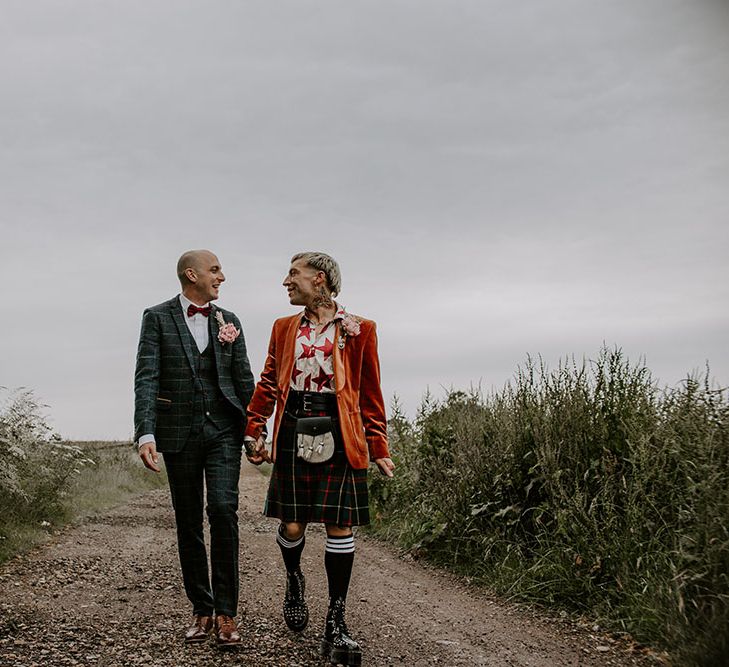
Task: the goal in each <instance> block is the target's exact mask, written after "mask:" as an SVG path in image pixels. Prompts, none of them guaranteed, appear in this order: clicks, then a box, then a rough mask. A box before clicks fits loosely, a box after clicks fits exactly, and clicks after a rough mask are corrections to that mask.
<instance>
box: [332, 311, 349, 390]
mask: <svg viewBox="0 0 729 667" xmlns="http://www.w3.org/2000/svg"><path fill="white" fill-rule="evenodd" d="M341 335H342V323H341V322H340V321H337V323H336V329H335V331H334V355H333V356H334V387H335V389H336V391H337V393H339V392H340V391H341V390H342V389H344V387H345V386H346V384H347V374H346V373H345V372H344V350H346V349H347V344H346V342H345V345H344V350H340V349H339V337H340V336H341ZM345 341H346V338H345ZM350 344H351V343H350Z"/></svg>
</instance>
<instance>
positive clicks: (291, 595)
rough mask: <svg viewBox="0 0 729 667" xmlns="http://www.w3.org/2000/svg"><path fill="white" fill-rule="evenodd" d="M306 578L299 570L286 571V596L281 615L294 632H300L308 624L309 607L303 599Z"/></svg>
mask: <svg viewBox="0 0 729 667" xmlns="http://www.w3.org/2000/svg"><path fill="white" fill-rule="evenodd" d="M305 592H306V579H305V578H304V575H303V573H302V572H301V570H299V569H297V570H295V571H294V572H287V573H286V597H285V598H284V603H283V617H284V620H285V621H286V625H288V626H289V628H291V629H292V630H293V631H294V632H301V631H302V630H304V629H305V628H306V626H307V625H308V624H309V607H308V606H307V604H306V600H305V599H304V593H305Z"/></svg>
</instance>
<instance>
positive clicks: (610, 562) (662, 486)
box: [371, 349, 729, 665]
mask: <svg viewBox="0 0 729 667" xmlns="http://www.w3.org/2000/svg"><path fill="white" fill-rule="evenodd" d="M728 416H729V403H728V402H727V396H726V391H722V390H715V389H711V388H710V386H709V385H708V382H707V381H706V380H704V381H703V382H700V381H698V380H697V379H696V378H689V379H687V380H686V382H685V383H683V384H682V385H681V386H680V387H679V388H675V389H666V390H659V389H658V388H657V387H656V384H655V382H654V381H653V379H652V378H651V375H650V372H649V371H648V369H647V368H646V367H645V366H644V364H642V363H639V364H637V365H631V364H630V363H629V362H628V361H627V360H626V359H625V358H624V356H623V355H622V353H621V352H620V351H619V350H607V349H603V350H602V351H601V352H600V354H599V356H598V358H597V360H596V361H594V362H592V363H590V364H587V363H582V364H579V365H578V364H576V363H574V361H573V362H570V363H564V364H562V365H560V367H559V368H557V369H556V370H554V371H549V370H548V369H546V368H545V367H544V366H543V365H542V364H536V363H535V362H534V361H533V360H531V359H528V360H527V363H526V364H525V366H524V368H522V369H519V370H518V372H517V374H516V377H515V380H514V382H513V383H510V384H508V385H507V386H506V387H505V388H504V389H503V390H502V391H500V392H493V393H492V394H490V395H488V396H486V397H484V396H482V395H480V394H479V393H478V392H474V391H472V392H469V393H464V392H457V391H456V392H451V393H450V394H448V395H447V396H446V398H445V399H444V400H443V401H435V400H433V399H432V398H431V397H427V398H426V399H425V401H424V402H423V405H422V406H421V408H420V410H419V412H418V415H417V417H416V419H415V420H414V423H410V422H409V421H408V420H407V419H406V418H405V417H404V416H403V414H402V412H401V410H400V409H399V406H398V405H396V406H395V410H394V414H393V417H392V419H391V420H390V423H389V429H390V437H391V443H392V449H393V458H394V459H395V462H396V465H397V466H398V470H397V476H396V478H395V479H394V480H392V481H391V482H385V481H384V480H380V479H375V480H373V484H372V489H371V496H372V505H373V509H374V516H375V524H374V530H375V531H376V533H378V534H380V535H382V536H385V537H387V538H388V539H395V540H397V541H398V542H399V543H400V544H401V545H402V546H403V547H404V548H407V549H409V550H411V551H412V552H413V553H415V554H417V555H423V556H427V557H428V558H430V559H431V560H433V561H435V562H438V563H442V564H445V565H449V566H451V567H454V568H456V569H457V570H459V571H462V572H464V573H468V574H469V575H471V576H475V577H477V578H479V579H480V580H481V581H483V582H484V583H486V584H488V585H490V586H492V587H493V588H495V589H496V590H499V591H501V592H502V593H505V594H507V595H508V596H511V597H514V598H519V599H525V600H530V601H534V602H538V603H542V604H547V605H554V606H559V607H561V608H567V609H571V610H573V611H576V612H580V613H584V614H588V615H590V616H592V617H595V618H597V619H599V620H600V621H601V622H602V623H604V624H605V625H608V626H612V627H613V628H616V629H620V630H624V631H627V632H630V633H631V634H632V635H634V636H635V637H636V638H637V639H639V640H640V641H644V642H647V643H652V644H654V645H658V646H661V647H666V648H668V649H670V650H671V651H673V653H674V654H675V655H677V656H679V657H680V658H681V660H683V661H684V662H685V663H689V664H697V665H699V664H706V665H709V664H712V665H715V664H723V663H722V660H725V659H726V658H724V657H722V656H725V655H726V654H727V652H729V643H728V641H727V637H728V636H729V633H727V628H729V578H728V577H729V532H728V527H727V522H728V521H729V519H728V517H729V432H728V430H727V429H728V426H729V419H728Z"/></svg>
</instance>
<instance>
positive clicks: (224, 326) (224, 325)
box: [215, 310, 240, 345]
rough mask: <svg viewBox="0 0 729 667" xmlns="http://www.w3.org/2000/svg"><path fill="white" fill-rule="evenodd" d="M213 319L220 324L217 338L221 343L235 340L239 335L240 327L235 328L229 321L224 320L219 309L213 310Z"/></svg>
mask: <svg viewBox="0 0 729 667" xmlns="http://www.w3.org/2000/svg"><path fill="white" fill-rule="evenodd" d="M215 319H216V320H217V321H218V324H219V325H220V329H219V331H218V340H219V341H220V342H221V343H222V344H223V345H225V344H226V343H233V342H235V339H236V338H238V336H240V329H236V328H235V325H234V324H232V323H231V322H226V321H225V320H224V319H223V313H221V312H220V311H219V310H216V311H215Z"/></svg>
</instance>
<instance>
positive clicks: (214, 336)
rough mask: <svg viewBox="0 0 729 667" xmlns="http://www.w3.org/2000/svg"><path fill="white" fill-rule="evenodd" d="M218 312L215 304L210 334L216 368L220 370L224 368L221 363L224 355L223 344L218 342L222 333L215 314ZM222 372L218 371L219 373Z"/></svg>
mask: <svg viewBox="0 0 729 667" xmlns="http://www.w3.org/2000/svg"><path fill="white" fill-rule="evenodd" d="M217 312H218V308H217V307H216V306H214V305H213V304H210V318H209V319H210V322H209V323H208V333H209V334H210V343H209V345H212V346H213V352H214V353H215V366H216V368H218V369H221V368H222V365H221V362H220V356H221V355H222V354H223V347H222V343H221V342H220V341H219V340H218V333H219V332H220V323H219V322H218V319H217V317H216V316H215V313H217ZM219 372H220V370H218V373H219Z"/></svg>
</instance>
